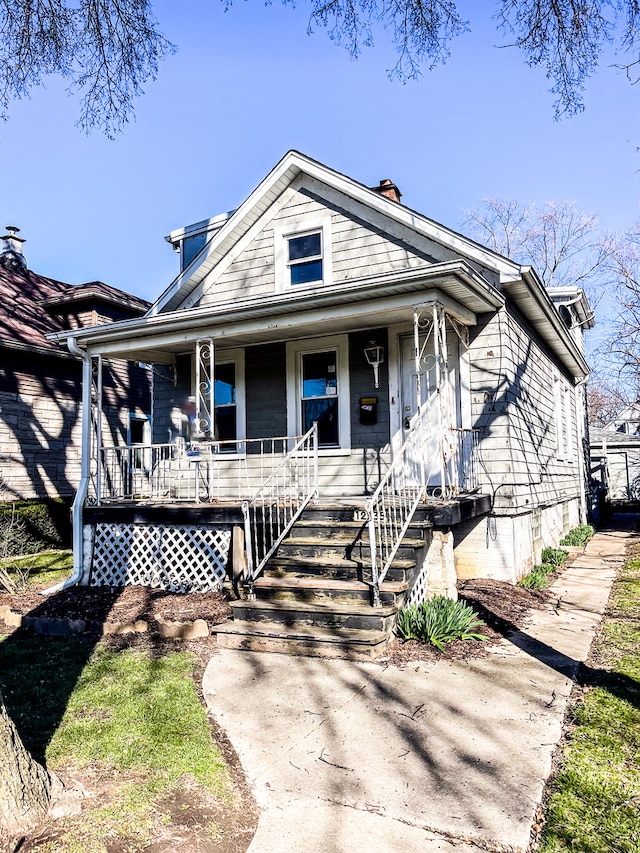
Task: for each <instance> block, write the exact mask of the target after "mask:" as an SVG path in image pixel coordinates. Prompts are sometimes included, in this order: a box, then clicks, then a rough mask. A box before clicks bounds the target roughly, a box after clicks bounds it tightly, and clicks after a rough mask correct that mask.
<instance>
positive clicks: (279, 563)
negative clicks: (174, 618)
mask: <svg viewBox="0 0 640 853" xmlns="http://www.w3.org/2000/svg"><path fill="white" fill-rule="evenodd" d="M361 509H362V507H353V506H344V505H339V506H331V505H322V506H320V505H318V506H312V507H309V508H307V509H306V510H305V512H304V513H303V515H302V517H301V518H300V520H299V521H298V522H297V523H296V525H295V526H294V528H293V530H292V531H291V534H290V536H289V537H288V538H287V539H285V540H284V541H283V542H282V543H281V545H280V547H279V548H278V550H277V552H276V553H275V554H274V555H273V557H272V558H271V560H270V561H269V563H268V564H267V566H266V567H265V569H264V571H263V573H262V575H261V577H259V578H258V579H257V580H256V583H255V595H256V598H255V600H251V601H249V600H243V601H236V602H233V603H232V607H233V621H232V622H229V623H227V624H225V625H220V626H218V627H217V628H216V629H215V630H216V631H217V634H218V643H219V644H220V645H221V646H223V647H224V648H235V649H251V650H254V651H273V652H283V653H287V654H302V655H321V656H327V657H344V658H354V659H366V658H376V657H379V656H380V655H382V654H383V653H384V650H385V648H386V645H387V643H388V641H389V639H390V637H391V635H392V631H393V626H394V624H395V616H396V613H397V611H398V609H399V608H400V607H401V606H402V604H403V601H404V597H405V595H406V592H407V590H408V588H409V581H410V579H411V577H412V574H413V572H414V571H415V566H416V554H417V551H418V549H422V548H423V546H424V536H425V532H426V531H428V530H429V529H430V527H431V525H430V524H429V523H427V522H421V523H416V525H415V526H413V527H411V528H410V529H409V531H408V532H407V537H406V538H405V541H404V542H403V544H402V546H401V548H400V549H399V551H398V554H397V557H396V559H395V560H394V563H393V565H392V567H391V568H390V569H389V572H388V574H387V577H386V579H385V582H384V583H383V584H382V587H381V590H380V598H381V605H382V606H380V607H373V606H372V604H371V602H372V593H371V584H370V583H367V576H366V575H367V572H366V568H365V566H366V560H367V557H368V538H367V530H366V525H365V524H364V522H363V521H362V520H361V518H360V517H359V516H360V512H361ZM369 580H370V578H369Z"/></svg>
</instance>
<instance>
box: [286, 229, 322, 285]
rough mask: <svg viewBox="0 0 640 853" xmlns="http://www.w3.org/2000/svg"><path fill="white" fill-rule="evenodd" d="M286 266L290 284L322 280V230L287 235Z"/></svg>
mask: <svg viewBox="0 0 640 853" xmlns="http://www.w3.org/2000/svg"><path fill="white" fill-rule="evenodd" d="M287 266H288V268H289V276H290V278H289V280H290V283H291V284H294V285H295V284H309V283H311V282H314V281H322V231H315V232H313V233H312V234H302V235H300V236H298V235H296V236H295V237H288V238H287Z"/></svg>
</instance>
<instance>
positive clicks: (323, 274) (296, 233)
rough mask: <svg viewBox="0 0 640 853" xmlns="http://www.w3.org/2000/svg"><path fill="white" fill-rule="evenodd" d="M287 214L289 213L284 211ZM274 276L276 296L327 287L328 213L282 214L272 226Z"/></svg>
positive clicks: (329, 241) (329, 278)
mask: <svg viewBox="0 0 640 853" xmlns="http://www.w3.org/2000/svg"><path fill="white" fill-rule="evenodd" d="M287 213H289V212H288V211H287ZM273 234H274V244H273V245H274V274H275V282H274V284H275V290H276V292H277V293H287V292H288V291H289V290H290V289H292V288H305V287H313V286H316V287H317V286H323V287H327V286H328V285H330V284H331V278H332V276H331V213H330V212H329V211H328V210H326V211H321V212H317V213H315V214H314V215H313V216H307V215H300V216H291V215H286V216H285V215H283V217H282V221H281V222H279V223H277V224H276V225H274V229H273Z"/></svg>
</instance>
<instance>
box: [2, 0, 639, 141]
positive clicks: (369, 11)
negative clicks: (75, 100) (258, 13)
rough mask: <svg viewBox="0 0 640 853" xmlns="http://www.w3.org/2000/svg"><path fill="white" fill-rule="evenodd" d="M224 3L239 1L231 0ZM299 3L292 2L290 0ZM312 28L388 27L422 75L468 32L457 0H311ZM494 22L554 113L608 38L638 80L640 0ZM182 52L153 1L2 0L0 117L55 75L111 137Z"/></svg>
mask: <svg viewBox="0 0 640 853" xmlns="http://www.w3.org/2000/svg"><path fill="white" fill-rule="evenodd" d="M222 2H223V4H224V5H225V7H226V8H228V7H230V6H231V5H232V3H233V0H222ZM283 2H284V3H293V0H283ZM309 4H310V22H309V31H312V29H313V26H314V25H319V26H321V27H324V28H325V29H326V30H327V32H328V34H329V36H330V38H331V39H332V40H333V41H335V42H336V43H337V44H341V45H343V46H344V47H346V48H347V50H348V51H349V53H350V54H351V56H353V57H358V56H359V55H360V53H361V52H362V49H363V48H365V47H369V46H371V45H372V44H373V38H374V29H375V27H376V26H377V25H380V26H382V28H384V29H386V30H387V31H389V32H390V33H391V38H392V39H393V42H394V44H395V47H396V50H397V52H398V61H397V63H396V65H395V67H394V68H393V69H392V70H391V72H390V76H391V77H392V78H393V77H395V78H398V79H400V80H402V81H404V80H407V79H409V78H415V77H418V76H419V74H420V71H421V69H422V68H425V67H426V68H429V69H430V68H433V67H434V66H435V65H437V64H438V63H441V62H444V61H445V60H446V59H447V57H448V56H449V45H450V43H451V40H452V39H453V38H455V37H456V36H459V35H460V34H462V33H464V32H466V31H467V30H469V29H470V24H469V22H468V21H465V20H463V18H462V17H461V16H460V14H459V12H458V9H457V7H456V4H455V2H453V0H309ZM495 18H496V23H497V26H498V28H499V29H500V30H502V31H503V32H504V33H505V34H507V36H508V37H509V38H511V39H512V41H511V44H510V45H509V46H512V47H513V46H515V47H517V48H519V49H520V50H521V51H522V52H523V54H524V58H525V61H526V62H527V63H528V64H529V65H531V66H540V67H542V68H543V69H544V71H545V73H546V76H547V78H548V79H549V80H550V81H551V91H552V92H553V93H554V94H555V95H556V105H555V107H556V116H560V115H563V114H567V115H572V114H574V113H576V112H579V111H581V110H582V109H583V108H584V103H583V99H582V92H583V90H584V85H585V82H586V80H587V79H588V78H589V76H590V75H591V74H593V73H594V71H595V70H596V68H597V67H598V64H599V61H600V59H601V55H602V51H603V50H604V48H605V46H609V45H611V44H613V45H614V46H616V47H617V48H618V49H619V50H622V51H626V52H628V53H630V54H631V56H630V61H629V62H627V63H626V64H623V65H622V66H621V67H623V68H624V69H626V72H627V75H628V76H629V77H630V79H633V76H634V69H635V66H636V65H637V64H638V63H639V62H640V59H638V58H637V57H636V56H635V55H634V52H637V50H638V48H639V47H640V29H639V28H638V24H639V23H640V2H639V0H498V6H497V11H496V14H495ZM173 51H174V46H173V45H172V44H171V43H170V42H169V41H167V39H166V38H165V37H164V36H163V35H162V34H161V33H160V32H159V29H158V25H157V21H156V19H155V18H154V15H153V12H152V3H151V0H0V115H3V116H4V117H5V118H6V116H7V114H8V109H9V105H10V103H11V101H12V100H14V99H15V98H23V97H26V96H28V94H29V92H30V91H31V89H32V88H33V87H35V86H40V85H42V84H43V82H44V80H45V79H46V78H47V77H48V76H50V75H61V76H62V77H64V78H65V79H66V80H67V81H68V82H69V90H70V92H72V93H74V94H76V93H78V94H79V95H80V97H81V112H80V119H79V124H80V126H81V127H83V128H84V129H86V130H89V129H91V128H94V127H97V128H99V129H101V130H102V131H103V132H104V133H106V134H107V135H108V136H113V135H114V133H115V132H116V131H118V130H120V129H122V127H123V125H124V123H125V122H126V121H127V120H128V118H129V116H130V115H131V113H132V111H133V101H134V99H135V98H136V97H137V96H138V95H140V94H142V92H143V86H144V84H145V83H146V82H148V81H149V80H153V79H155V77H156V76H157V73H158V63H159V61H160V60H161V59H163V58H164V57H165V56H167V55H168V54H170V53H172V52H173Z"/></svg>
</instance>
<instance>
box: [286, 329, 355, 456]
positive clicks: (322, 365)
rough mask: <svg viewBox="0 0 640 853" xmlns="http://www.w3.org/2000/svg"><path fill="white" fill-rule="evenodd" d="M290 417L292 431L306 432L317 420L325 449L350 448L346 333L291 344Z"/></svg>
mask: <svg viewBox="0 0 640 853" xmlns="http://www.w3.org/2000/svg"><path fill="white" fill-rule="evenodd" d="M287 420H288V432H289V434H296V435H301V434H304V433H305V432H307V430H309V429H310V428H311V426H312V425H313V423H314V421H315V422H317V424H318V444H319V446H320V447H321V448H333V449H334V451H335V448H344V449H347V448H349V446H350V443H351V429H350V413H349V341H348V338H347V336H346V335H333V336H331V337H327V338H317V339H315V340H310V341H303V342H294V341H292V342H290V343H289V344H287Z"/></svg>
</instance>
